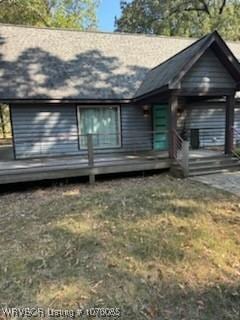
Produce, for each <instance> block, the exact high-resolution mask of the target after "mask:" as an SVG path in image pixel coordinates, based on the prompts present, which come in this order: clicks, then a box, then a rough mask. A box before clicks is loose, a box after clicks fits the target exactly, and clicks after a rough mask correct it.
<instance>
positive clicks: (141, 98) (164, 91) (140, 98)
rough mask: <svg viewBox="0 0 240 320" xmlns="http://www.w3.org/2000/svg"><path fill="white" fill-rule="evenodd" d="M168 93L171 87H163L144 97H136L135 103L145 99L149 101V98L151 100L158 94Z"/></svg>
mask: <svg viewBox="0 0 240 320" xmlns="http://www.w3.org/2000/svg"><path fill="white" fill-rule="evenodd" d="M167 91H170V90H169V87H168V85H165V86H162V87H161V88H157V89H155V90H152V91H149V92H147V93H145V94H143V95H140V96H137V97H134V98H133V101H134V102H139V101H141V100H144V99H147V98H150V97H152V96H154V95H157V94H161V93H166V92H167Z"/></svg>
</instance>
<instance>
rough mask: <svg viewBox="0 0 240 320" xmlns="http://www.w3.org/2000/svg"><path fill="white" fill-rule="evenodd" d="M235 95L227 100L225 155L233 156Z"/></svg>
mask: <svg viewBox="0 0 240 320" xmlns="http://www.w3.org/2000/svg"><path fill="white" fill-rule="evenodd" d="M234 104H235V95H234V94H233V95H230V96H227V99H226V123H225V154H231V153H232V149H233V130H232V128H233V126H234Z"/></svg>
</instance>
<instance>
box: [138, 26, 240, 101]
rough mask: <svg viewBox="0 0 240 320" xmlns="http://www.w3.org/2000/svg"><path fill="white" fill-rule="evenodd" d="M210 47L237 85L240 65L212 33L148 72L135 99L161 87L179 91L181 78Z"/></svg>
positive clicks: (218, 36)
mask: <svg viewBox="0 0 240 320" xmlns="http://www.w3.org/2000/svg"><path fill="white" fill-rule="evenodd" d="M210 47H211V48H212V49H213V50H214V52H215V54H216V55H217V57H218V58H219V60H221V63H222V64H224V65H225V68H226V70H227V71H228V72H229V74H231V76H232V78H233V79H234V80H235V82H236V83H239V82H240V64H239V62H238V61H237V59H236V58H235V56H234V55H233V53H232V52H231V50H230V49H229V48H228V46H227V45H226V43H225V42H224V41H223V40H222V38H221V37H220V35H219V34H218V33H217V32H216V31H214V32H213V33H211V34H209V35H206V36H204V37H203V38H201V39H199V40H198V41H196V42H194V43H193V44H191V45H190V46H189V47H187V48H185V49H184V50H182V51H181V52H179V53H177V54H176V55H175V56H173V57H171V58H170V59H168V60H166V61H165V62H163V63H162V64H160V65H159V66H157V67H155V68H153V69H152V70H150V71H149V72H148V74H147V76H146V78H145V79H144V81H143V82H142V84H141V86H140V88H139V89H138V91H137V92H136V95H135V97H136V98H139V97H142V96H145V95H148V94H154V93H155V92H157V91H158V90H159V89H161V88H163V87H167V88H168V89H179V88H180V87H181V80H182V78H183V77H184V76H185V75H186V74H187V73H188V72H189V71H190V70H191V68H192V67H193V66H194V64H195V63H196V62H197V61H198V60H199V59H200V58H201V57H202V55H203V54H204V53H205V52H206V51H207V50H208V49H209V48H210Z"/></svg>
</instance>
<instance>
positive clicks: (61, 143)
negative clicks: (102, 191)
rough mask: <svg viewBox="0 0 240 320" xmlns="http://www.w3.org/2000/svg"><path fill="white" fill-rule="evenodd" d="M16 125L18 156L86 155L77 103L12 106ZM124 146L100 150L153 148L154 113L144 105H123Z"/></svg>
mask: <svg viewBox="0 0 240 320" xmlns="http://www.w3.org/2000/svg"><path fill="white" fill-rule="evenodd" d="M11 113H12V124H13V133H14V143H15V154H16V158H17V159H20V158H34V157H46V156H58V155H77V154H86V150H80V148H79V139H78V121H77V113H76V106H75V105H69V104H66V105H64V104H58V105H50V104H49V105H43V104H42V105H41V104H34V105H28V106H27V105H26V106H24V105H12V106H11ZM120 114H121V120H120V123H121V140H122V145H121V147H120V148H119V147H117V148H114V149H100V150H96V151H95V152H96V153H108V154H109V153H116V152H124V151H130V150H131V151H139V150H149V149H151V148H152V136H151V133H150V131H151V130H152V119H151V116H149V117H144V116H143V111H142V108H141V107H139V106H134V105H123V106H121V112H120Z"/></svg>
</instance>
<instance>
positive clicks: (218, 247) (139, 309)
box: [0, 175, 240, 320]
mask: <svg viewBox="0 0 240 320" xmlns="http://www.w3.org/2000/svg"><path fill="white" fill-rule="evenodd" d="M0 217H1V219H0V303H1V304H2V305H8V306H12V307H15V306H35V305H38V306H41V307H43V308H47V307H48V306H51V307H52V308H53V307H54V308H68V309H69V308H74V309H76V308H78V306H84V307H86V308H87V307H93V306H100V307H120V308H121V310H122V317H121V319H124V320H125V319H126V320H131V319H136V320H142V319H154V320H155V319H163V320H164V319H173V320H183V319H185V320H194V319H202V320H203V319H204V320H215V319H216V320H221V319H222V320H223V319H239V318H240V304H239V301H240V280H239V279H240V205H239V198H237V197H234V196H232V195H230V194H228V193H223V192H221V191H218V190H216V189H214V188H210V187H206V186H205V185H201V184H198V183H196V182H192V181H188V180H178V179H173V178H171V177H169V176H167V175H159V176H153V177H148V178H132V179H122V180H115V181H111V182H101V183H97V184H96V185H95V186H93V187H90V186H88V185H84V184H79V185H68V186H61V187H52V188H45V189H38V190H33V191H32V192H31V191H26V192H22V193H21V192H18V193H17V192H16V193H11V194H6V195H2V196H1V198H0Z"/></svg>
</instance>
